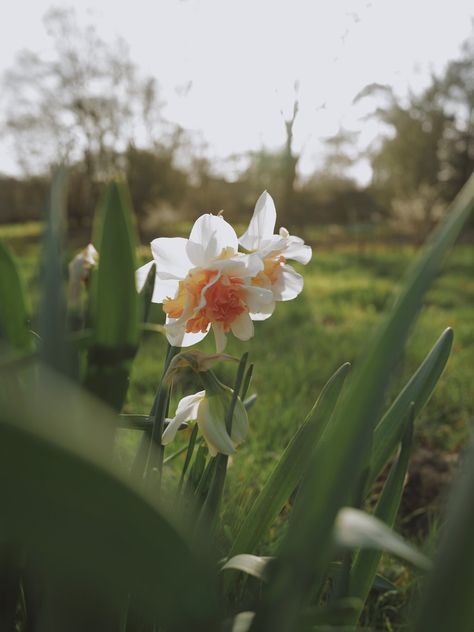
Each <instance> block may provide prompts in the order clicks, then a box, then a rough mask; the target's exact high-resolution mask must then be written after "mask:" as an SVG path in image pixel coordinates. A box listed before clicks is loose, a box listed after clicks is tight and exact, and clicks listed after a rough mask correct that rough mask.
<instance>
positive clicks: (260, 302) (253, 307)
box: [245, 285, 275, 320]
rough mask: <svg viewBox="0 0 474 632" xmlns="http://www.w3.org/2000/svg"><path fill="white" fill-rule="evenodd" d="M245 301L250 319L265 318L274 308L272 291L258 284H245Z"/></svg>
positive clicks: (268, 316)
mask: <svg viewBox="0 0 474 632" xmlns="http://www.w3.org/2000/svg"><path fill="white" fill-rule="evenodd" d="M245 302H246V303H247V307H248V309H249V312H250V318H251V319H252V320H266V319H267V318H270V316H271V315H272V314H273V310H274V309H275V301H274V297H273V292H272V291H271V290H268V289H266V288H263V287H259V286H258V285H249V286H247V288H246V294H245Z"/></svg>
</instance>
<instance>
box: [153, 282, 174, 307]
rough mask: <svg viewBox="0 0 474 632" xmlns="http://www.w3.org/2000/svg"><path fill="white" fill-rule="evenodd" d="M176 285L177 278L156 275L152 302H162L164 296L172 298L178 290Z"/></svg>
mask: <svg viewBox="0 0 474 632" xmlns="http://www.w3.org/2000/svg"><path fill="white" fill-rule="evenodd" d="M178 286H179V281H178V280H177V279H160V278H159V277H158V275H156V278H155V287H154V288H153V296H152V299H151V300H152V302H153V303H162V302H163V301H164V300H165V298H174V297H175V296H176V293H177V292H178Z"/></svg>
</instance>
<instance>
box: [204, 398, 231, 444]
mask: <svg viewBox="0 0 474 632" xmlns="http://www.w3.org/2000/svg"><path fill="white" fill-rule="evenodd" d="M214 397H219V395H217V396H214ZM210 399H211V398H210V397H209V398H205V399H204V400H203V401H202V403H201V405H200V406H199V411H198V419H197V422H198V424H199V430H200V431H201V433H202V434H203V436H204V439H205V440H206V443H207V447H208V448H209V452H210V454H211V455H212V456H215V455H216V454H217V452H221V453H222V454H234V452H235V446H234V443H233V441H232V440H231V438H230V437H229V435H228V434H227V429H226V427H225V419H224V415H225V410H224V409H223V410H222V414H223V416H222V418H219V419H218V418H216V417H215V412H216V411H215V410H213V407H212V403H210ZM219 408H220V407H218V409H217V411H218V412H219Z"/></svg>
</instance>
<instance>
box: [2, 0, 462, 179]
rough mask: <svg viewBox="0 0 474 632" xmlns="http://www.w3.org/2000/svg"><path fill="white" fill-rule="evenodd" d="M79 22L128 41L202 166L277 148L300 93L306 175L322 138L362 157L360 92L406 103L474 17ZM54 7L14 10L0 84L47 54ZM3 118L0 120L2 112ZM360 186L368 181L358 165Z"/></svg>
mask: <svg viewBox="0 0 474 632" xmlns="http://www.w3.org/2000/svg"><path fill="white" fill-rule="evenodd" d="M53 5H54V6H67V7H74V8H75V9H76V11H77V15H78V19H79V22H80V23H83V24H87V23H92V24H94V25H95V27H96V28H97V31H98V33H99V34H100V36H101V37H102V38H103V39H105V40H106V41H109V42H111V41H113V40H114V39H115V38H116V37H123V38H124V39H125V41H126V42H127V43H128V45H129V48H130V54H131V58H132V59H133V61H134V62H135V63H136V64H137V65H138V67H139V68H140V69H141V70H142V71H143V73H144V74H147V75H151V76H154V77H156V78H157V80H158V82H159V86H160V87H161V95H162V97H163V99H164V101H165V108H164V112H163V113H164V115H165V116H166V117H167V118H168V119H169V120H172V121H175V122H177V123H179V124H181V125H182V126H183V127H185V128H186V129H190V130H193V131H195V132H196V133H199V135H200V136H201V137H202V138H203V139H204V140H205V141H206V143H207V144H208V149H207V152H208V155H209V156H210V157H211V158H214V159H216V161H217V162H219V161H220V162H221V163H222V162H223V161H222V160H221V159H224V158H225V157H226V156H228V155H229V154H235V153H241V152H245V151H247V150H250V149H259V148H260V147H262V146H265V147H268V148H276V147H278V146H279V145H281V144H282V143H283V142H284V138H285V135H284V123H283V121H284V118H285V117H287V116H288V115H289V114H290V113H291V109H292V105H293V102H294V99H295V82H297V84H298V100H299V104H300V110H299V114H298V118H297V120H296V123H295V128H294V147H295V150H296V151H298V152H301V155H302V158H301V163H300V166H301V169H302V172H303V173H310V172H311V171H313V170H314V169H315V168H316V167H317V166H318V164H320V161H321V157H322V139H324V138H325V137H328V136H331V135H333V134H334V133H336V132H337V131H338V129H339V128H340V127H344V128H346V129H350V130H353V131H358V132H360V136H359V143H360V145H361V146H365V145H366V144H367V143H369V142H370V141H371V140H372V139H373V138H374V137H376V135H377V134H378V133H379V132H380V130H379V129H378V127H377V126H376V124H375V122H372V123H368V122H367V121H364V118H365V116H364V115H366V114H367V112H368V111H369V110H370V108H371V107H373V103H372V104H370V103H369V102H368V101H367V102H365V103H364V102H362V103H359V104H357V105H353V99H354V97H355V96H356V94H357V93H358V92H359V91H360V90H361V89H362V88H363V87H364V86H366V85H367V84H370V83H373V82H378V83H383V84H390V85H391V86H393V87H394V89H395V91H396V92H397V93H398V94H399V95H401V96H403V95H405V94H407V91H408V90H413V91H415V92H417V91H419V90H421V89H422V88H423V87H425V86H426V85H427V84H428V83H429V78H430V73H432V72H440V71H442V70H443V68H444V67H445V66H446V64H447V62H448V61H449V60H450V59H453V58H456V57H457V56H458V55H459V51H460V45H461V43H462V41H463V40H464V39H466V38H467V37H468V35H469V34H470V32H471V29H472V19H473V18H474V3H473V2H472V0H450V1H449V2H446V0H440V1H439V2H433V1H432V0H362V1H360V0H329V1H328V0H326V1H324V2H322V1H321V0H154V1H153V0H134V1H133V3H130V2H117V0H94V2H91V1H90V0H75V1H72V2H71V1H69V2H54V3H53ZM50 6H51V2H48V1H46V0H34V2H33V1H32V0H15V2H14V3H11V4H10V6H9V8H8V12H7V14H6V15H4V18H3V20H2V21H1V22H0V73H3V72H4V71H5V70H6V69H7V68H8V67H10V66H11V65H12V64H13V63H14V61H15V56H16V54H17V53H18V52H19V51H20V50H22V49H25V48H26V49H29V50H33V51H35V52H38V53H40V54H48V53H49V52H50V50H51V42H50V40H49V39H48V36H47V34H46V32H45V29H44V27H43V23H42V17H43V16H44V14H45V12H46V11H47V9H48V8H49V7H50ZM0 118H1V111H0ZM357 169H358V171H357V173H356V174H355V175H356V176H357V178H358V179H359V180H360V181H364V180H367V178H368V177H369V175H370V171H369V170H368V167H367V165H364V164H361V165H359V166H358V168H357ZM0 171H3V172H6V173H15V172H16V166H15V162H14V152H13V148H12V147H11V145H9V144H8V143H6V142H4V141H1V140H0Z"/></svg>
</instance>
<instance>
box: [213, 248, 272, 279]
mask: <svg viewBox="0 0 474 632" xmlns="http://www.w3.org/2000/svg"><path fill="white" fill-rule="evenodd" d="M263 267H264V266H263V261H262V259H261V257H260V256H259V255H258V254H256V253H255V254H251V255H243V254H242V253H237V254H236V255H235V256H234V257H231V258H230V259H220V260H218V261H213V262H212V268H213V269H216V270H221V271H222V272H224V273H225V274H228V275H229V276H238V277H241V278H252V277H254V276H257V274H258V273H259V272H261V271H262V270H263Z"/></svg>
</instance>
